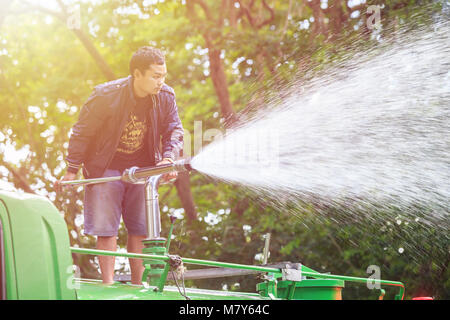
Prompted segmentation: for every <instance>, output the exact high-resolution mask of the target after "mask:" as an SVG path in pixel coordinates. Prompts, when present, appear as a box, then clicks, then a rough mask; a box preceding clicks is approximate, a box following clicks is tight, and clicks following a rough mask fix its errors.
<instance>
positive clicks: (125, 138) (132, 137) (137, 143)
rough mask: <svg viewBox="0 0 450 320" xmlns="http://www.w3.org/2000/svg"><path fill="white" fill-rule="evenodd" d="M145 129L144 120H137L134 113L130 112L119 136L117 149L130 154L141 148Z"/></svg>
mask: <svg viewBox="0 0 450 320" xmlns="http://www.w3.org/2000/svg"><path fill="white" fill-rule="evenodd" d="M146 131H147V125H146V121H145V120H144V121H138V118H137V117H136V115H135V114H131V115H130V118H129V119H128V122H127V124H126V125H125V128H124V130H123V132H122V136H121V137H120V142H119V146H118V147H117V151H118V152H122V153H126V154H131V153H134V152H136V151H137V150H139V149H140V148H142V147H143V145H144V137H145V133H146Z"/></svg>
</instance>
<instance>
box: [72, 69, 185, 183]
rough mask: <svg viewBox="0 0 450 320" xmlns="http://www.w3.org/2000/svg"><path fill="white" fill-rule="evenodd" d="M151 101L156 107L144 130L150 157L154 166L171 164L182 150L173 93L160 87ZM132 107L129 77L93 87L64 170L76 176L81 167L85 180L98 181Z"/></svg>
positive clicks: (130, 80)
mask: <svg viewBox="0 0 450 320" xmlns="http://www.w3.org/2000/svg"><path fill="white" fill-rule="evenodd" d="M154 98H155V99H153V101H155V104H156V107H153V106H151V107H150V108H149V113H150V114H149V116H150V120H151V122H150V123H151V128H149V129H150V130H147V134H148V137H147V138H148V139H147V141H148V142H149V148H150V149H149V150H150V154H151V155H152V154H154V155H155V159H154V160H155V163H157V162H159V161H160V160H162V158H171V159H173V160H175V159H176V158H177V157H178V156H179V154H180V151H181V149H182V147H183V127H182V125H181V121H180V118H179V116H178V109H177V105H176V102H175V92H174V91H173V89H172V88H171V87H169V86H167V85H165V84H164V85H163V87H162V89H161V91H160V92H159V93H158V94H157V95H154ZM135 104H136V101H135V99H134V94H133V83H132V78H131V76H129V77H127V78H122V79H118V80H114V81H110V82H107V83H104V84H101V85H98V86H96V87H95V89H94V91H93V93H92V94H91V96H90V97H89V98H88V100H87V101H86V103H85V104H84V106H83V108H82V109H81V111H80V115H79V119H78V121H77V123H76V124H75V125H74V126H73V128H72V134H71V136H70V140H69V149H68V155H67V157H66V160H67V162H68V166H69V168H68V170H69V171H71V172H77V171H78V169H79V168H80V167H81V166H82V165H83V175H84V177H85V178H98V177H101V176H102V175H103V173H104V172H105V170H106V169H107V168H108V166H109V164H110V162H111V160H112V158H113V157H114V154H115V152H116V149H117V145H118V143H119V139H120V136H121V134H122V131H123V129H124V126H125V124H126V122H127V120H128V116H129V112H130V109H131V107H133V106H134V105H135ZM151 142H153V143H151Z"/></svg>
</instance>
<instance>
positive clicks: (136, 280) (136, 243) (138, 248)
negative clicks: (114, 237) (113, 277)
mask: <svg viewBox="0 0 450 320" xmlns="http://www.w3.org/2000/svg"><path fill="white" fill-rule="evenodd" d="M145 238H146V236H135V235H132V234H129V235H128V242H127V251H128V252H133V253H142V249H143V248H144V245H143V244H142V240H144V239H145ZM129 260H130V269H131V283H132V284H142V273H143V272H144V265H143V264H142V259H129Z"/></svg>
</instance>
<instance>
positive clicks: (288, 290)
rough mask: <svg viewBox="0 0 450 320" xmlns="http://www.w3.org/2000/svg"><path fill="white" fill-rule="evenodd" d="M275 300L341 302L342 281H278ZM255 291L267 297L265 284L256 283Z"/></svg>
mask: <svg viewBox="0 0 450 320" xmlns="http://www.w3.org/2000/svg"><path fill="white" fill-rule="evenodd" d="M276 287H277V288H276V292H277V298H279V299H288V300H342V289H343V288H344V281H343V280H334V279H305V280H302V281H298V282H294V281H278V282H277V284H276ZM257 290H258V292H259V293H260V294H261V295H262V296H267V292H268V290H267V283H266V282H262V283H258V285H257Z"/></svg>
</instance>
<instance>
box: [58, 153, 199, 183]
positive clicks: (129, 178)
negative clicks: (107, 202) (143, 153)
mask: <svg viewBox="0 0 450 320" xmlns="http://www.w3.org/2000/svg"><path fill="white" fill-rule="evenodd" d="M190 161H191V159H180V160H177V161H175V162H174V163H170V164H163V165H159V166H154V167H144V168H138V167H132V168H129V169H126V170H125V171H124V172H123V174H122V175H121V176H114V177H104V178H93V179H81V180H71V181H61V182H60V184H61V185H72V186H79V185H89V184H96V183H105V182H111V181H119V180H121V181H125V182H129V183H143V182H144V181H145V179H146V178H148V177H151V176H156V175H160V174H164V173H170V172H175V171H177V172H182V171H191V170H193V169H192V167H191V164H190Z"/></svg>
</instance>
